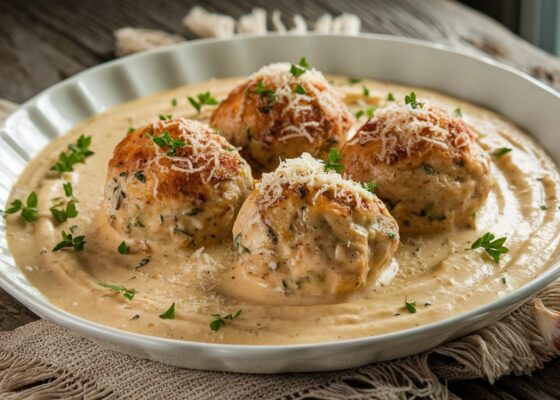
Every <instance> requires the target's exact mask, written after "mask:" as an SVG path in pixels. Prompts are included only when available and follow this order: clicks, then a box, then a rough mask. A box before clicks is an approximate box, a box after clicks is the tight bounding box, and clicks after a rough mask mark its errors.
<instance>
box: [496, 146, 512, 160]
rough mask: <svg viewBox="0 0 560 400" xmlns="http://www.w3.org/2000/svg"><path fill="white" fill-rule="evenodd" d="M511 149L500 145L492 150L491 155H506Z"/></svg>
mask: <svg viewBox="0 0 560 400" xmlns="http://www.w3.org/2000/svg"><path fill="white" fill-rule="evenodd" d="M511 150H512V149H510V148H509V147H500V148H499V149H496V150H494V152H493V153H492V155H494V156H496V157H498V158H500V157H502V156H504V155H506V154H507V153H509V152H510V151H511Z"/></svg>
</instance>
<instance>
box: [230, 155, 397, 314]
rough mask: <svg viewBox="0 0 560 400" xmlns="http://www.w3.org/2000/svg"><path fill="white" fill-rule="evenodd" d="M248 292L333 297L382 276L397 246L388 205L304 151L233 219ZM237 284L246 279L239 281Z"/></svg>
mask: <svg viewBox="0 0 560 400" xmlns="http://www.w3.org/2000/svg"><path fill="white" fill-rule="evenodd" d="M233 238H234V243H235V246H236V247H237V250H238V252H239V257H240V261H241V262H240V264H239V265H240V266H241V268H242V271H241V273H240V279H243V280H244V282H243V284H247V281H249V282H250V284H249V286H250V285H251V284H252V285H253V287H254V288H255V290H250V291H246V293H245V294H244V295H245V296H247V297H251V296H253V295H254V296H257V297H258V298H261V299H262V298H263V295H262V290H263V288H264V290H266V291H267V295H266V296H265V297H266V299H267V300H266V301H268V302H272V303H274V302H278V303H285V302H291V303H293V304H305V303H323V302H331V301H335V300H336V299H339V298H340V297H344V296H347V295H349V294H352V293H354V292H356V291H358V290H359V289H361V288H364V287H366V286H369V285H371V284H372V283H375V281H376V278H377V277H378V276H379V274H380V273H381V271H382V270H383V269H384V268H385V266H386V265H387V264H388V262H389V260H390V259H391V257H392V256H393V254H394V253H395V251H396V250H397V246H398V243H399V231H398V226H397V223H396V221H395V220H394V219H393V218H392V217H391V215H390V214H389V212H388V211H387V209H386V208H385V206H384V204H383V203H382V202H381V201H380V200H379V199H378V198H377V197H376V196H375V195H374V194H372V193H371V192H369V191H367V190H365V189H364V188H363V187H362V186H360V185H359V184H357V183H355V182H352V181H349V180H346V179H343V178H342V176H341V175H339V174H337V173H335V172H325V171H324V164H323V163H322V162H320V161H318V160H316V159H314V158H312V157H311V156H310V155H309V154H307V153H304V154H303V155H302V156H301V157H299V158H297V159H291V160H286V161H283V162H282V163H281V164H280V166H279V167H278V169H277V170H276V171H274V172H271V173H267V174H264V175H263V179H262V181H261V182H260V183H259V184H257V186H256V188H255V189H254V190H253V192H252V193H251V195H249V197H248V198H247V200H246V201H245V203H244V204H243V206H242V207H241V210H240V212H239V215H238V217H237V219H236V221H235V224H234V226H233ZM236 282H237V284H241V282H239V280H237V281H236Z"/></svg>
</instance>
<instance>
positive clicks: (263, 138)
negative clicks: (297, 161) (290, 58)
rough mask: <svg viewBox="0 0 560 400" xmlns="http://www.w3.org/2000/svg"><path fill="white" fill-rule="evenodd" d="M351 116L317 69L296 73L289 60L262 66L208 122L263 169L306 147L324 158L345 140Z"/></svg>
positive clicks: (304, 150)
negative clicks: (292, 71) (291, 70)
mask: <svg viewBox="0 0 560 400" xmlns="http://www.w3.org/2000/svg"><path fill="white" fill-rule="evenodd" d="M352 121H353V117H352V115H351V114H350V113H349V111H348V109H347V107H346V105H345V104H344V103H343V101H342V99H341V98H340V96H339V95H338V94H337V93H336V92H335V91H334V90H333V88H332V87H331V86H330V85H329V83H328V82H327V81H326V80H325V78H324V77H323V75H322V74H321V73H320V72H319V71H316V70H315V69H311V70H305V72H304V73H303V74H301V75H300V76H298V77H296V76H294V75H293V74H292V73H291V72H290V64H288V63H280V64H272V65H269V66H267V67H264V68H262V69H261V70H260V71H258V72H257V73H255V74H253V75H252V76H250V77H249V79H247V80H246V81H244V82H243V83H241V84H240V85H239V86H237V87H236V88H235V89H234V90H233V91H232V92H231V93H230V94H229V96H228V97H227V98H226V99H225V100H224V101H223V102H222V103H221V104H220V105H219V106H218V108H217V109H216V110H214V112H213V114H212V118H211V120H210V125H211V126H212V127H214V128H216V129H218V130H219V131H220V133H221V134H222V135H223V136H224V137H225V138H227V139H228V140H229V141H230V142H231V143H233V144H234V145H236V146H240V147H242V148H243V152H242V153H243V154H246V155H247V156H248V157H250V158H251V159H252V160H253V161H254V162H256V163H257V164H258V166H259V167H260V168H262V169H264V170H265V171H270V170H272V169H274V168H275V167H276V166H277V165H278V163H279V162H280V160H281V159H286V158H293V157H297V156H299V155H300V154H302V153H303V152H308V153H310V154H311V155H313V156H315V157H318V158H325V156H326V154H327V152H328V150H329V149H330V148H331V147H336V146H338V145H341V144H342V143H343V142H344V139H345V137H346V133H347V132H348V129H349V128H350V126H351V125H352Z"/></svg>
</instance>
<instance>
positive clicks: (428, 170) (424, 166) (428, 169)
mask: <svg viewBox="0 0 560 400" xmlns="http://www.w3.org/2000/svg"><path fill="white" fill-rule="evenodd" d="M422 169H423V170H424V172H425V173H426V174H428V175H433V174H434V169H433V168H432V167H431V166H429V165H428V164H422Z"/></svg>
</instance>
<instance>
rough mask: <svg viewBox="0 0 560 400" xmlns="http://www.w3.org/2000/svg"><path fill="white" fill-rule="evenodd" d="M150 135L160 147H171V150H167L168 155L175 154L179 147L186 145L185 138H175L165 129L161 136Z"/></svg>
mask: <svg viewBox="0 0 560 400" xmlns="http://www.w3.org/2000/svg"><path fill="white" fill-rule="evenodd" d="M148 137H149V138H150V139H152V141H153V142H154V143H155V144H157V145H158V146H159V147H169V150H168V151H167V155H168V156H174V155H175V152H176V151H177V147H185V145H186V143H185V142H184V141H183V140H181V139H174V138H173V137H172V136H171V135H170V134H169V132H167V131H164V132H163V135H161V136H152V135H150V134H148Z"/></svg>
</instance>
